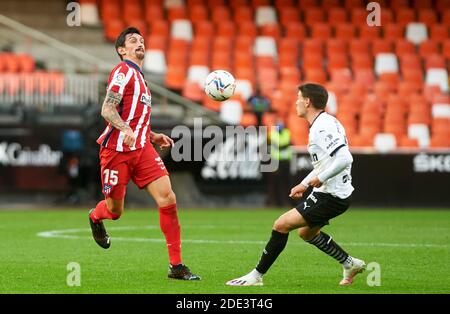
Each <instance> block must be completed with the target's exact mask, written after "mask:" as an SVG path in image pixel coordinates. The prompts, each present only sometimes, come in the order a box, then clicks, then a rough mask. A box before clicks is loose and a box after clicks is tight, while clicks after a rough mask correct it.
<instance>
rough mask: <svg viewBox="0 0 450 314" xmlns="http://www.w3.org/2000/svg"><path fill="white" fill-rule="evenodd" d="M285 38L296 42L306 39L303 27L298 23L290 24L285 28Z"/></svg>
mask: <svg viewBox="0 0 450 314" xmlns="http://www.w3.org/2000/svg"><path fill="white" fill-rule="evenodd" d="M285 31H286V37H287V38H291V39H295V40H297V41H298V42H300V41H302V40H303V39H305V38H306V29H305V26H304V25H303V24H301V23H298V22H290V23H288V24H287V25H286V26H285Z"/></svg>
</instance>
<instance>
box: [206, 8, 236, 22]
mask: <svg viewBox="0 0 450 314" xmlns="http://www.w3.org/2000/svg"><path fill="white" fill-rule="evenodd" d="M209 8H210V12H211V21H212V22H214V23H215V24H216V25H218V24H220V23H222V22H223V21H230V20H231V12H230V9H229V8H228V7H226V6H225V5H216V6H214V8H211V6H209Z"/></svg>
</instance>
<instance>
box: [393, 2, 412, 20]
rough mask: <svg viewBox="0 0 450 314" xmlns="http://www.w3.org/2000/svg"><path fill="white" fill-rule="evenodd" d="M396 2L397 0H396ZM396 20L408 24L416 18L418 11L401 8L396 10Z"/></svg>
mask: <svg viewBox="0 0 450 314" xmlns="http://www.w3.org/2000/svg"><path fill="white" fill-rule="evenodd" d="M394 2H395V1H394ZM395 13H396V22H397V23H398V24H400V25H404V26H405V25H407V24H408V23H412V22H414V21H415V20H416V12H415V11H414V10H413V9H409V8H401V9H398V10H396V12H395Z"/></svg>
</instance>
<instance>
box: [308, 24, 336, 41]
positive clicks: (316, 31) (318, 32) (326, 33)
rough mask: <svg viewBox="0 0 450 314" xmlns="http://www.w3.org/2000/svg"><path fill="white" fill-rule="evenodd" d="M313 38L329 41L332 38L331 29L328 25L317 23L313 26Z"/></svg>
mask: <svg viewBox="0 0 450 314" xmlns="http://www.w3.org/2000/svg"><path fill="white" fill-rule="evenodd" d="M310 29H311V37H313V38H316V39H322V40H327V39H328V38H331V27H330V26H329V25H328V24H327V23H316V24H313V25H312V26H311V28H310Z"/></svg>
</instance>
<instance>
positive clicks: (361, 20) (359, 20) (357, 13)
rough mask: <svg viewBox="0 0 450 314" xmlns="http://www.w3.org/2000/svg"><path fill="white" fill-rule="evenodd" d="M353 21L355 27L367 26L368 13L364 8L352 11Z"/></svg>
mask: <svg viewBox="0 0 450 314" xmlns="http://www.w3.org/2000/svg"><path fill="white" fill-rule="evenodd" d="M351 14H352V15H351V21H352V24H353V25H367V15H368V11H366V9H365V8H364V9H363V8H356V9H353V10H352V11H351Z"/></svg>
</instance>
